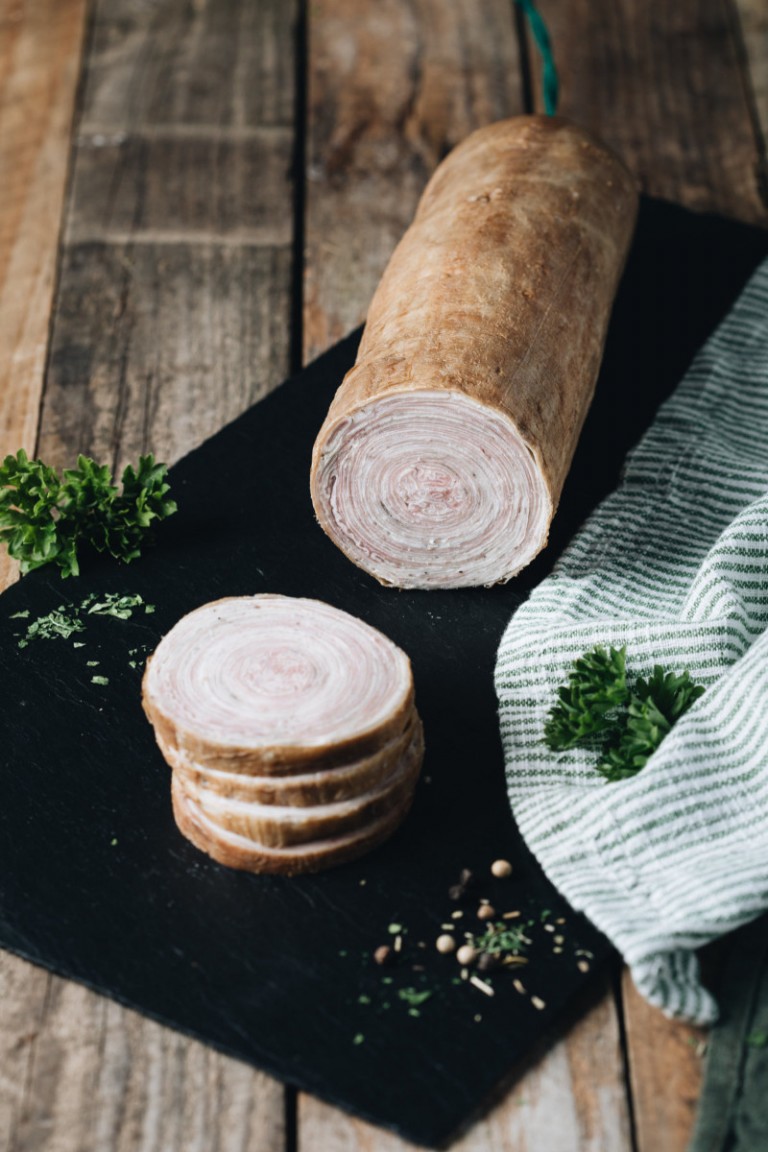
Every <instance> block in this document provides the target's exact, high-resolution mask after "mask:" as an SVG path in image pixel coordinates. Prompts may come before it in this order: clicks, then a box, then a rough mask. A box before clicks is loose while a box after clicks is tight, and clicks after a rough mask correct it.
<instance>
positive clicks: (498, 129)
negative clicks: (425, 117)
mask: <svg viewBox="0 0 768 1152" xmlns="http://www.w3.org/2000/svg"><path fill="white" fill-rule="evenodd" d="M636 214H637V191H636V187H635V182H634V179H633V177H632V176H631V175H630V174H629V172H628V171H627V169H626V168H625V167H624V165H623V164H622V163H621V161H620V160H619V159H618V157H617V156H615V155H614V153H613V152H611V151H610V150H609V149H608V148H607V147H605V146H604V145H603V144H601V143H600V142H599V141H597V140H596V139H595V138H594V137H592V136H591V135H589V134H588V133H587V132H585V131H584V130H583V129H581V128H579V127H577V126H576V125H574V124H571V123H569V122H568V121H566V120H563V119H558V118H552V117H543V116H521V117H516V118H514V119H511V120H504V121H500V122H498V123H496V124H492V125H490V126H488V127H486V128H482V129H480V130H479V131H477V132H475V133H473V134H472V135H471V136H469V137H468V138H467V139H466V140H465V141H464V142H463V143H462V144H460V145H459V146H458V147H457V148H456V149H454V151H453V152H451V153H450V155H449V156H448V157H447V158H446V160H444V161H443V163H442V164H441V165H440V166H439V167H438V168H437V170H436V171H435V173H434V175H433V176H432V179H431V180H430V181H429V183H428V185H427V187H426V189H425V191H424V194H423V196H422V199H421V201H420V204H419V207H418V211H417V213H416V217H415V219H414V222H413V224H412V225H411V227H410V228H409V229H408V231H407V232H406V234H405V236H404V237H403V239H402V240H401V242H400V244H399V245H398V247H397V248H396V250H395V252H394V254H393V256H392V259H391V260H390V263H389V265H388V266H387V269H386V271H385V273H384V276H383V278H382V280H381V282H380V284H379V286H378V288H377V290H376V293H375V295H374V297H373V300H372V302H371V306H370V310H369V313H368V318H367V322H366V327H365V331H364V334H363V338H362V342H361V344H360V349H359V353H358V357H357V361H356V363H355V365H354V367H353V368H352V369H351V370H350V371H349V372H348V373H347V375H346V377H345V379H344V381H343V383H342V385H341V387H340V388H339V391H338V392H337V394H336V397H335V399H334V401H333V403H332V405H331V408H330V411H329V412H328V416H327V418H326V420H325V422H324V423H323V426H322V428H321V430H320V433H319V435H318V437H317V441H316V443H315V447H314V452H313V457H312V468H311V481H310V487H311V494H312V501H313V504H314V508H315V514H316V516H317V519H318V521H319V523H320V525H321V526H322V528H323V529H324V530H325V531H326V532H327V533H328V535H329V536H330V537H331V539H332V540H333V541H334V543H335V544H336V545H337V546H338V547H339V548H341V549H342V551H343V552H345V553H346V555H347V556H348V557H349V558H350V559H351V560H352V561H353V562H354V563H355V564H357V565H359V566H360V567H361V568H363V569H365V570H366V571H367V572H369V573H370V574H372V575H373V576H375V577H376V578H377V579H378V580H379V581H381V583H383V584H391V585H395V586H398V587H402V588H455V587H462V586H468V585H481V584H482V585H491V584H495V583H499V582H502V581H506V580H509V578H510V577H511V576H514V575H515V573H516V572H518V571H519V570H520V569H521V568H523V567H524V566H525V565H526V564H528V563H529V562H530V561H531V560H532V559H533V558H534V556H536V555H537V554H538V553H539V552H540V551H541V549H542V548H543V547H544V546H545V544H546V542H547V536H548V532H549V526H550V523H551V520H552V517H553V515H554V513H555V510H556V508H557V504H558V501H559V498H560V494H561V491H562V487H563V483H564V481H565V477H566V475H567V472H568V469H569V467H570V464H571V460H572V458H573V454H574V451H575V448H576V444H577V441H578V437H579V433H580V431H581V428H582V425H583V423H584V419H585V417H586V414H587V410H588V408H589V404H590V402H591V399H592V395H593V392H594V386H595V381H596V378H597V373H598V369H599V366H600V361H601V358H602V353H603V346H604V342H605V335H606V330H607V326H608V320H609V316H610V312H611V306H612V303H613V299H614V296H615V292H616V288H617V285H618V281H619V278H620V276H621V272H622V269H623V266H624V262H625V259H626V254H627V250H628V248H629V243H630V240H631V236H632V232H633V229H634V224H635V218H636Z"/></svg>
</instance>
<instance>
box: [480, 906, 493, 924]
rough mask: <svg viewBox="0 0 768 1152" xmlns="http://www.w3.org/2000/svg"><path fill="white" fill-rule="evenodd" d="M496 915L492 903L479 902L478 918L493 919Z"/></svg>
mask: <svg viewBox="0 0 768 1152" xmlns="http://www.w3.org/2000/svg"><path fill="white" fill-rule="evenodd" d="M495 915H496V909H495V908H494V907H493V905H492V904H481V905H480V907H479V908H478V910H477V918H478V920H493V918H494V916H495Z"/></svg>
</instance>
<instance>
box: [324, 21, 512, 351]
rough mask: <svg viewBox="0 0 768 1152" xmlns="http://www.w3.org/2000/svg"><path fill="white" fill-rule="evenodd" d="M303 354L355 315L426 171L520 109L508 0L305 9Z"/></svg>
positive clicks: (360, 313) (351, 323)
mask: <svg viewBox="0 0 768 1152" xmlns="http://www.w3.org/2000/svg"><path fill="white" fill-rule="evenodd" d="M308 97H309V99H308V102H309V121H308V146H307V165H308V167H307V189H306V245H305V282H304V292H305V307H304V355H305V359H306V360H309V359H312V357H314V356H315V355H317V354H318V353H319V352H321V351H322V350H323V349H325V348H327V347H328V346H329V345H330V344H332V343H333V342H334V341H335V340H337V339H339V338H341V337H342V336H344V335H346V333H347V332H349V331H350V329H352V328H354V327H355V326H356V325H357V324H359V323H360V321H361V320H362V319H363V318H364V316H365V311H366V308H367V306H368V302H369V300H370V298H371V296H372V294H373V290H374V288H375V286H376V284H377V282H378V280H379V277H380V276H381V273H382V272H383V270H384V267H385V265H386V262H387V260H388V259H389V257H390V255H391V253H392V250H393V248H394V247H395V245H396V244H397V242H398V240H399V239H400V237H401V236H402V234H403V232H404V231H405V229H406V228H407V227H408V225H409V224H410V222H411V218H412V216H413V213H414V211H415V208H416V204H417V202H418V198H419V196H420V194H421V191H422V189H423V187H424V185H425V183H426V181H427V179H428V177H429V175H430V173H431V172H432V170H433V169H434V168H435V167H436V165H437V164H438V162H439V161H440V160H441V159H442V157H443V156H444V155H445V154H446V152H448V151H449V150H450V149H451V148H452V147H453V146H454V145H455V144H457V143H458V142H459V140H461V139H463V138H464V136H466V135H468V134H469V133H470V132H471V131H472V130H473V129H474V128H479V127H480V126H481V125H483V124H487V123H489V122H490V121H492V120H498V119H500V118H502V117H504V116H510V115H513V114H515V113H516V112H519V111H521V110H522V109H521V81H520V73H519V67H518V53H517V41H516V37H515V33H514V27H513V19H512V10H511V5H510V3H509V2H508V0H481V2H480V3H478V2H477V0H455V2H453V3H450V4H446V3H444V0H416V2H415V3H413V2H409V0H375V3H374V2H372V0H367V2H366V3H360V2H359V0H312V3H311V4H310V8H309V71H308Z"/></svg>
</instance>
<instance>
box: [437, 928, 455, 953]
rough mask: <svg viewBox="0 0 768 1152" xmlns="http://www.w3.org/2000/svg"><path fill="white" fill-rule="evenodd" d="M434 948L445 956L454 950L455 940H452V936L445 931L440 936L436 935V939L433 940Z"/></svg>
mask: <svg viewBox="0 0 768 1152" xmlns="http://www.w3.org/2000/svg"><path fill="white" fill-rule="evenodd" d="M435 948H437V950H438V952H441V953H442V954H443V955H444V956H447V955H448V954H449V953H450V952H455V950H456V941H455V940H454V938H453V936H449V935H448V934H447V933H444V934H443V935H442V936H438V938H437V940H435Z"/></svg>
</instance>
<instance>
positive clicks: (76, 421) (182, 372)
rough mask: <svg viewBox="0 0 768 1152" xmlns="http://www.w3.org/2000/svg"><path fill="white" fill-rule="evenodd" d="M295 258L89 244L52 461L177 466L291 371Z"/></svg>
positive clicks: (45, 449) (66, 337)
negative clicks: (145, 458) (151, 459)
mask: <svg viewBox="0 0 768 1152" xmlns="http://www.w3.org/2000/svg"><path fill="white" fill-rule="evenodd" d="M290 265H291V260H290V251H289V250H288V249H286V248H282V249H280V248H260V247H257V248H249V247H238V246H236V245H235V246H231V247H227V246H222V245H219V244H214V243H211V242H208V241H206V242H204V243H201V244H199V245H191V244H189V243H186V242H185V243H181V244H176V243H171V244H167V245H158V244H157V243H149V244H123V245H110V244H78V245H75V246H74V247H73V248H71V249H68V250H67V251H66V253H65V256H64V261H63V265H62V273H61V289H60V292H59V302H58V308H57V316H56V323H55V327H54V336H53V343H52V356H51V363H50V371H49V386H48V388H47V389H46V394H45V402H44V408H43V419H42V425H41V432H40V453H41V455H42V457H43V458H44V459H45V460H48V461H50V462H51V463H55V464H56V465H57V466H60V467H62V466H65V465H67V464H68V462H70V461H71V460H72V459H73V458H74V455H75V454H76V453H77V452H78V451H82V452H85V453H87V454H88V455H92V456H94V457H96V458H98V459H103V460H105V461H109V462H110V463H112V464H113V466H114V467H118V468H122V467H123V466H124V464H125V463H127V462H129V461H132V460H135V459H136V458H137V457H138V455H139V453H141V452H148V451H152V452H154V453H155V454H156V456H157V457H158V458H159V459H163V460H169V461H174V460H177V459H178V458H179V457H180V456H181V455H183V454H184V453H185V452H188V451H189V450H190V449H191V448H193V447H195V446H196V445H197V444H199V443H201V442H202V441H203V440H204V439H205V438H206V437H207V436H209V435H211V434H212V433H213V432H216V431H218V429H219V428H220V427H221V426H222V425H223V424H225V423H226V422H227V421H228V420H230V419H232V418H233V417H234V416H236V415H237V414H238V413H240V412H242V411H243V410H244V409H245V408H247V407H248V406H249V405H250V404H251V403H252V402H253V401H255V400H256V399H257V398H258V397H259V396H260V395H263V394H264V392H266V391H267V390H268V388H269V387H273V386H274V385H275V384H277V383H279V381H280V380H281V379H283V378H284V377H285V375H286V373H287V368H288V335H289V333H288V314H289V299H290Z"/></svg>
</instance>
